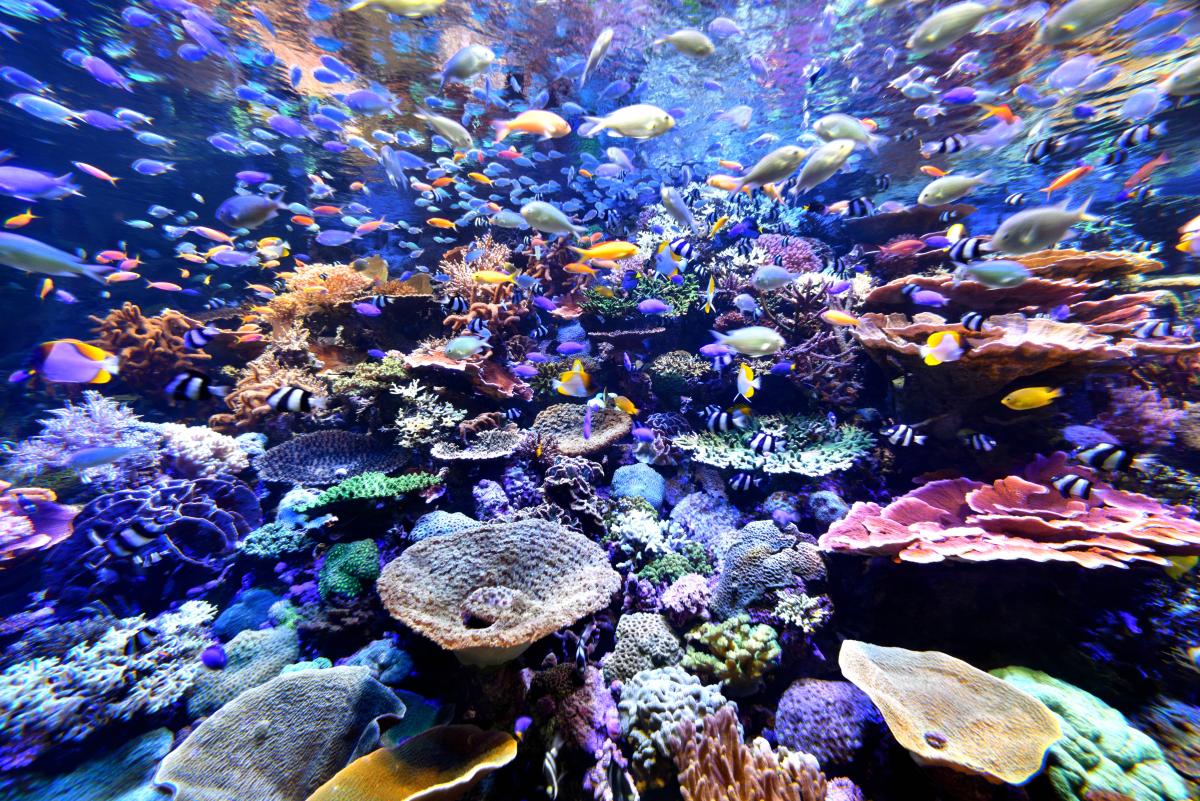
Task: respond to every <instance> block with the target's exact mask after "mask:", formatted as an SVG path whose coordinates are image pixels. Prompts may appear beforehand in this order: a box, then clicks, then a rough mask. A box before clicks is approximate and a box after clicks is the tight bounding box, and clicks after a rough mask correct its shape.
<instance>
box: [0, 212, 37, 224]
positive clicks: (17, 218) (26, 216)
mask: <svg viewBox="0 0 1200 801" xmlns="http://www.w3.org/2000/svg"><path fill="white" fill-rule="evenodd" d="M40 219H42V218H41V217H39V216H37V215H36V214H34V213H33V209H25V211H23V212H22V213H20V214H14V215H13V216H11V217H9V218H8V219H7V220H5V221H4V227H5V228H24V227H25V226H26V225H29V223H31V222H33V221H34V220H40Z"/></svg>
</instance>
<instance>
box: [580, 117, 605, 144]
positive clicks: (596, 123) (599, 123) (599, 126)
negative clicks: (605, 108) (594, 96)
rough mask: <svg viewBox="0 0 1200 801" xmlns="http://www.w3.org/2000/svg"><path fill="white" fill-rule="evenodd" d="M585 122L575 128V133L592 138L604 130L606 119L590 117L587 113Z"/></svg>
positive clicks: (584, 118)
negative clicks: (585, 128)
mask: <svg viewBox="0 0 1200 801" xmlns="http://www.w3.org/2000/svg"><path fill="white" fill-rule="evenodd" d="M583 122H584V125H581V126H579V127H578V128H576V129H575V133H577V134H579V135H580V136H585V137H587V138H588V139H591V138H592V137H593V136H596V135H597V134H599V133H600V132H601V131H603V130H604V119H603V118H602V117H589V116H587V115H586V114H585V115H584V117H583ZM585 125H586V126H587V130H584V126H585Z"/></svg>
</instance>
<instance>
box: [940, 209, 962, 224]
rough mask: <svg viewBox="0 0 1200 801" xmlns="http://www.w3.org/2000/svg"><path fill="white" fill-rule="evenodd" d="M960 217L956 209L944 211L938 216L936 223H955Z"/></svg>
mask: <svg viewBox="0 0 1200 801" xmlns="http://www.w3.org/2000/svg"><path fill="white" fill-rule="evenodd" d="M960 217H962V214H961V213H959V212H958V211H957V210H956V209H946V210H945V211H943V212H941V213H940V214H938V222H940V223H952V222H957V221H958V220H959V218H960Z"/></svg>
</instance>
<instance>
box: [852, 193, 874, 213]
mask: <svg viewBox="0 0 1200 801" xmlns="http://www.w3.org/2000/svg"><path fill="white" fill-rule="evenodd" d="M874 213H875V204H874V203H872V202H871V198H869V197H856V198H854V200H851V201H850V204H849V205H848V206H847V207H846V216H847V217H870V216H871V215H872V214H874Z"/></svg>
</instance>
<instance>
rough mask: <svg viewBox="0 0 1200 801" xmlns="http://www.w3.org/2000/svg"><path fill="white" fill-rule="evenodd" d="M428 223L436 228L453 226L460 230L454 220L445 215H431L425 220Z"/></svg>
mask: <svg viewBox="0 0 1200 801" xmlns="http://www.w3.org/2000/svg"><path fill="white" fill-rule="evenodd" d="M425 224H426V225H432V226H433V227H434V228H453V229H454V230H455V231H457V230H458V226H457V225H455V224H454V222H453V221H452V220H447V219H446V218H445V217H430V218H429V219H428V220H426V221H425Z"/></svg>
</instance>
